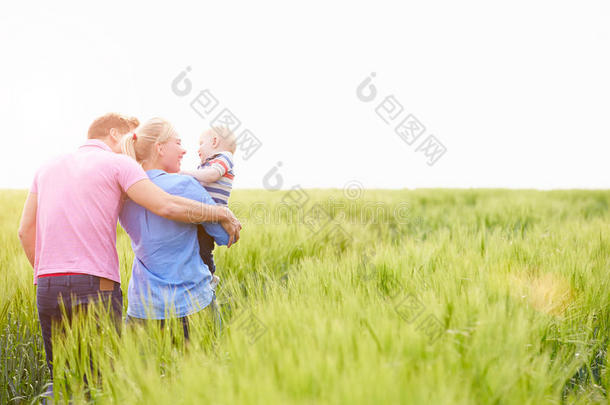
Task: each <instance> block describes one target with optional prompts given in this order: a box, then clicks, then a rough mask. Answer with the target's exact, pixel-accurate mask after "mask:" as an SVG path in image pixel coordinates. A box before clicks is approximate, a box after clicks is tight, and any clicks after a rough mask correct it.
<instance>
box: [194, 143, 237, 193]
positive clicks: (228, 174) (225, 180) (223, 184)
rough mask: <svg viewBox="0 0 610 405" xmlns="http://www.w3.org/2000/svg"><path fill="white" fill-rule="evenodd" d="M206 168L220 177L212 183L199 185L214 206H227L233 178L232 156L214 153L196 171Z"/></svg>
mask: <svg viewBox="0 0 610 405" xmlns="http://www.w3.org/2000/svg"><path fill="white" fill-rule="evenodd" d="M208 167H211V168H213V169H216V170H218V173H220V176H221V177H220V178H219V179H218V180H216V181H215V182H214V183H201V185H202V186H203V187H205V189H206V190H207V192H208V193H209V194H210V196H211V197H212V199H213V200H214V202H215V203H216V204H220V205H227V204H228V203H229V196H230V195H231V190H232V188H233V178H234V177H235V173H234V172H233V154H232V153H231V152H227V151H223V152H219V153H216V154H214V155H212V156H210V157H209V158H207V159H206V160H205V162H203V164H202V165H199V167H197V169H205V168H208Z"/></svg>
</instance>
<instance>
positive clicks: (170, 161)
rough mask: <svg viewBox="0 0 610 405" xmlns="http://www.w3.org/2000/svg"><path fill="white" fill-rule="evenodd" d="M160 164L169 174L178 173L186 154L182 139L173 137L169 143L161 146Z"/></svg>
mask: <svg viewBox="0 0 610 405" xmlns="http://www.w3.org/2000/svg"><path fill="white" fill-rule="evenodd" d="M159 148H160V149H159V157H158V163H159V165H160V166H161V167H162V169H163V170H165V171H166V172H168V173H178V172H179V171H180V162H181V161H182V157H183V156H184V154H185V153H186V150H185V149H184V148H183V147H182V145H181V141H180V138H178V137H175V136H172V137H171V138H169V139H168V140H167V142H165V143H162V144H161V145H159Z"/></svg>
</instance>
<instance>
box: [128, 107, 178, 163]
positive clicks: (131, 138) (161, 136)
mask: <svg viewBox="0 0 610 405" xmlns="http://www.w3.org/2000/svg"><path fill="white" fill-rule="evenodd" d="M172 136H178V133H177V132H176V130H175V129H174V127H173V126H172V124H170V123H169V121H167V120H164V119H163V118H158V117H155V118H151V119H149V120H148V121H146V122H145V123H144V124H142V125H140V126H139V127H138V128H137V129H136V131H135V132H133V133H128V134H126V135H125V136H123V138H122V139H121V151H122V152H123V153H124V154H125V155H128V156H131V157H132V158H134V159H135V160H136V161H137V162H138V163H140V164H141V163H143V162H144V161H146V160H152V159H153V158H154V154H155V153H156V152H155V151H156V149H155V148H154V145H155V143H165V142H167V141H168V140H169V138H171V137H172Z"/></svg>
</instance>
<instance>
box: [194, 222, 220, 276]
mask: <svg viewBox="0 0 610 405" xmlns="http://www.w3.org/2000/svg"><path fill="white" fill-rule="evenodd" d="M197 239H198V240H199V256H201V259H202V260H203V262H204V263H205V264H206V266H208V269H209V270H210V273H212V275H214V272H216V266H215V265H214V238H212V237H211V236H210V235H208V233H207V232H206V231H205V229H204V228H203V226H201V225H197Z"/></svg>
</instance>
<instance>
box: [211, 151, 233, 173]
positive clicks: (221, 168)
mask: <svg viewBox="0 0 610 405" xmlns="http://www.w3.org/2000/svg"><path fill="white" fill-rule="evenodd" d="M208 164H209V165H210V167H212V168H214V169H216V170H217V171H218V172H219V173H220V176H221V177H222V176H224V175H225V174H226V173H227V172H229V171H231V169H233V156H232V153H230V152H222V153H219V154H217V155H216V156H214V158H213V159H211V160H210V161H209V162H208Z"/></svg>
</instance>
